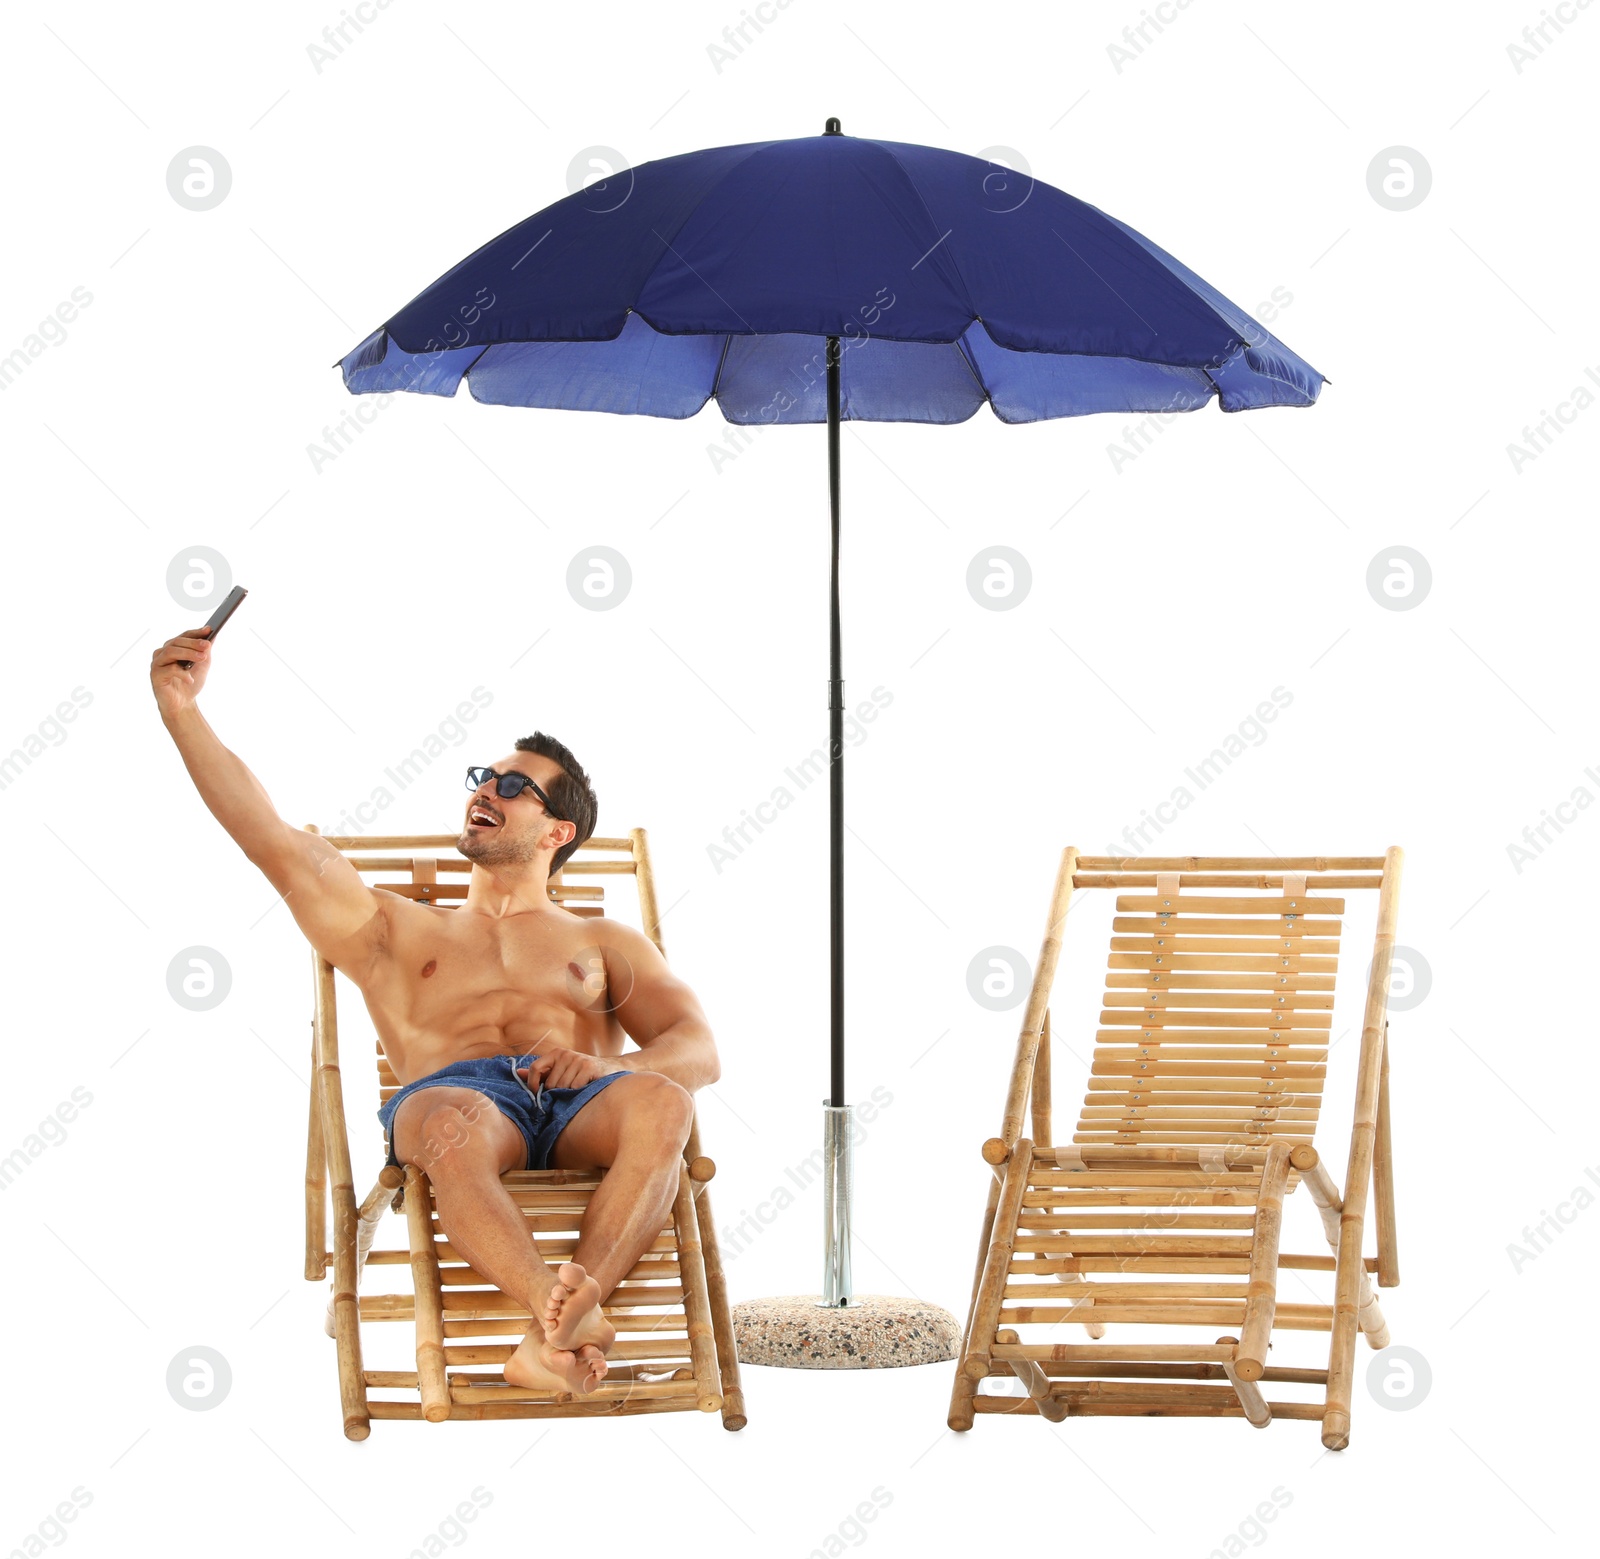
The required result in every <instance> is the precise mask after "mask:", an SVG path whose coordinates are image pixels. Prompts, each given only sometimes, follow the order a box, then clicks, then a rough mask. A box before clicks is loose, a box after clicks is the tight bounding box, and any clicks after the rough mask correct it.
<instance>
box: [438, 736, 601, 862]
mask: <svg viewBox="0 0 1600 1559" xmlns="http://www.w3.org/2000/svg"><path fill="white" fill-rule="evenodd" d="M489 767H490V768H492V769H493V770H494V771H495V773H496V774H526V775H527V776H528V778H529V779H531V780H532V781H533V782H534V784H536V785H537V786H539V788H540V789H541V790H543V791H544V792H545V793H546V794H548V793H549V791H550V787H551V786H552V785H553V784H554V783H555V782H556V778H557V776H559V775H560V773H561V766H560V765H559V764H558V763H556V762H555V760H554V759H552V758H544V757H541V756H540V755H539V754H538V753H533V752H514V753H512V754H511V755H510V756H509V757H504V758H500V759H498V760H497V761H496V762H494V763H492V764H490V765H489ZM576 832H577V830H576V828H575V827H574V825H573V824H572V823H570V822H565V821H562V820H560V819H557V818H553V817H551V816H550V814H549V813H548V812H546V811H545V809H544V803H543V802H542V801H540V799H539V798H538V797H537V796H536V795H535V794H534V793H533V792H532V791H531V790H529V789H527V788H526V787H524V788H523V790H522V791H521V792H520V793H519V794H517V795H515V796H512V797H511V798H510V799H509V800H508V799H507V798H506V797H504V796H501V795H500V794H499V793H498V792H497V791H496V790H495V781H494V780H493V779H489V780H486V781H485V782H484V783H483V784H482V785H480V786H479V787H478V788H477V789H476V790H475V791H474V792H473V793H472V794H471V795H470V796H469V797H468V798H467V810H466V816H465V818H464V819H463V826H462V832H461V837H460V839H458V840H457V841H456V848H457V849H458V850H460V852H461V853H462V854H463V855H464V856H466V858H467V859H468V860H469V861H476V862H478V863H479V864H480V865H483V866H522V865H526V864H527V863H529V862H531V861H533V860H535V859H536V858H537V857H538V854H539V852H540V851H541V850H545V851H548V852H550V853H554V852H555V851H556V850H558V849H560V847H561V846H562V845H563V844H565V843H566V842H567V841H568V840H569V839H571V838H572V836H573V834H574V833H576Z"/></svg>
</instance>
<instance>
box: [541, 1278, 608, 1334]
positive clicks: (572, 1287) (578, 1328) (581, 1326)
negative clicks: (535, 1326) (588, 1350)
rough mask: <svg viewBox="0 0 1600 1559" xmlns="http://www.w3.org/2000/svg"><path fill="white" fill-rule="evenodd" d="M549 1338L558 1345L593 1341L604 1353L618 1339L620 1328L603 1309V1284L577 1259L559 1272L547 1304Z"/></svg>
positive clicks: (545, 1317) (546, 1319)
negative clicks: (601, 1296)
mask: <svg viewBox="0 0 1600 1559" xmlns="http://www.w3.org/2000/svg"><path fill="white" fill-rule="evenodd" d="M544 1335H545V1340H546V1341H547V1342H548V1343H549V1344H550V1345H551V1346H552V1347H554V1348H577V1349H579V1350H580V1351H582V1349H583V1347H584V1345H585V1344H592V1345H593V1346H594V1347H595V1348H597V1349H598V1350H599V1351H600V1352H601V1353H602V1354H604V1353H605V1351H606V1350H607V1349H608V1348H610V1346H611V1345H612V1343H614V1342H615V1341H616V1340H617V1329H616V1327H614V1326H613V1325H612V1324H611V1323H610V1322H609V1321H608V1320H607V1319H606V1318H605V1315H604V1314H603V1312H602V1311H601V1309H600V1285H599V1284H598V1283H596V1282H595V1280H594V1279H593V1278H592V1277H590V1276H589V1274H588V1273H587V1272H586V1271H584V1269H583V1268H582V1267H581V1266H579V1265H578V1263H577V1262H575V1261H566V1262H563V1263H562V1264H561V1266H560V1267H559V1268H558V1269H557V1271H556V1281H555V1282H554V1284H552V1285H551V1288H550V1297H549V1298H548V1299H547V1300H545V1306H544Z"/></svg>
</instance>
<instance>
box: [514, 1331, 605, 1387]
mask: <svg viewBox="0 0 1600 1559" xmlns="http://www.w3.org/2000/svg"><path fill="white" fill-rule="evenodd" d="M606 1368H607V1366H606V1356H605V1354H603V1353H602V1352H601V1351H600V1350H599V1349H598V1348H596V1347H595V1346H594V1345H593V1344H592V1343H584V1344H583V1345H582V1346H581V1347H579V1348H578V1349H577V1350H576V1351H574V1350H573V1349H571V1348H558V1347H556V1346H555V1345H554V1344H553V1343H551V1342H550V1341H549V1339H548V1338H545V1337H542V1336H540V1335H539V1334H538V1331H537V1330H535V1331H532V1332H529V1334H528V1335H527V1336H526V1337H524V1338H523V1340H522V1345H521V1346H520V1347H519V1348H518V1349H517V1351H516V1352H515V1353H513V1354H512V1355H511V1357H510V1358H509V1359H507V1360H506V1364H505V1369H504V1371H503V1372H502V1373H503V1374H504V1375H505V1379H506V1384H507V1385H508V1386H521V1387H522V1388H523V1389H524V1390H527V1391H548V1392H551V1393H552V1394H556V1393H560V1392H572V1393H574V1394H576V1395H579V1396H586V1395H587V1394H588V1393H589V1392H591V1391H593V1390H594V1388H595V1387H596V1386H598V1385H599V1384H600V1382H601V1381H602V1380H604V1379H605V1374H606Z"/></svg>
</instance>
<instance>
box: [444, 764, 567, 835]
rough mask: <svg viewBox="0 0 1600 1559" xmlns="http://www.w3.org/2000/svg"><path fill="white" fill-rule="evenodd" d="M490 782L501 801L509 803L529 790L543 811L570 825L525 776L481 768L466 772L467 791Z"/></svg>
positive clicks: (479, 788) (477, 788)
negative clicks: (542, 807)
mask: <svg viewBox="0 0 1600 1559" xmlns="http://www.w3.org/2000/svg"><path fill="white" fill-rule="evenodd" d="M490 780H493V781H494V782H495V786H494V793H495V794H496V795H497V796H499V797H501V798H502V799H503V800H506V801H510V800H511V799H512V798H513V797H516V796H520V795H521V794H522V792H523V791H524V790H531V791H532V792H533V793H534V795H536V796H537V797H538V798H539V800H540V801H541V802H543V804H544V809H545V811H546V812H548V813H549V814H550V815H551V817H553V818H555V820H556V821H557V822H558V823H570V822H571V821H572V819H571V818H568V817H562V815H561V814H560V813H559V812H557V811H556V809H555V804H554V803H553V802H552V801H551V800H550V798H549V797H548V796H547V795H545V793H544V792H543V791H542V790H541V789H540V788H539V787H538V786H537V785H536V784H534V782H533V781H532V780H531V779H529V778H528V776H527V775H526V774H516V773H512V774H496V773H495V771H494V770H493V769H483V768H473V769H468V770H467V789H468V790H481V789H482V788H483V787H484V786H485V785H487V784H488V783H489V781H490Z"/></svg>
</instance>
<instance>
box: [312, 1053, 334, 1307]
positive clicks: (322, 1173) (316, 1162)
mask: <svg viewBox="0 0 1600 1559" xmlns="http://www.w3.org/2000/svg"><path fill="white" fill-rule="evenodd" d="M316 1052H317V1041H316V1025H315V1022H313V1024H312V1035H311V1067H312V1076H313V1078H314V1077H315V1076H316V1065H317V1053H316ZM310 1115H311V1118H310V1120H309V1121H308V1122H307V1124H306V1281H307V1282H308V1283H315V1282H316V1281H317V1280H318V1279H319V1278H321V1277H322V1275H323V1274H324V1273H325V1272H326V1271H327V1270H328V1151H327V1148H326V1147H325V1146H324V1145H323V1141H322V1110H321V1107H320V1103H319V1101H318V1099H317V1090H316V1087H315V1085H314V1084H313V1086H312V1089H311V1110H310ZM329 1335H330V1336H331V1335H332V1327H331V1325H330V1328H329Z"/></svg>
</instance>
